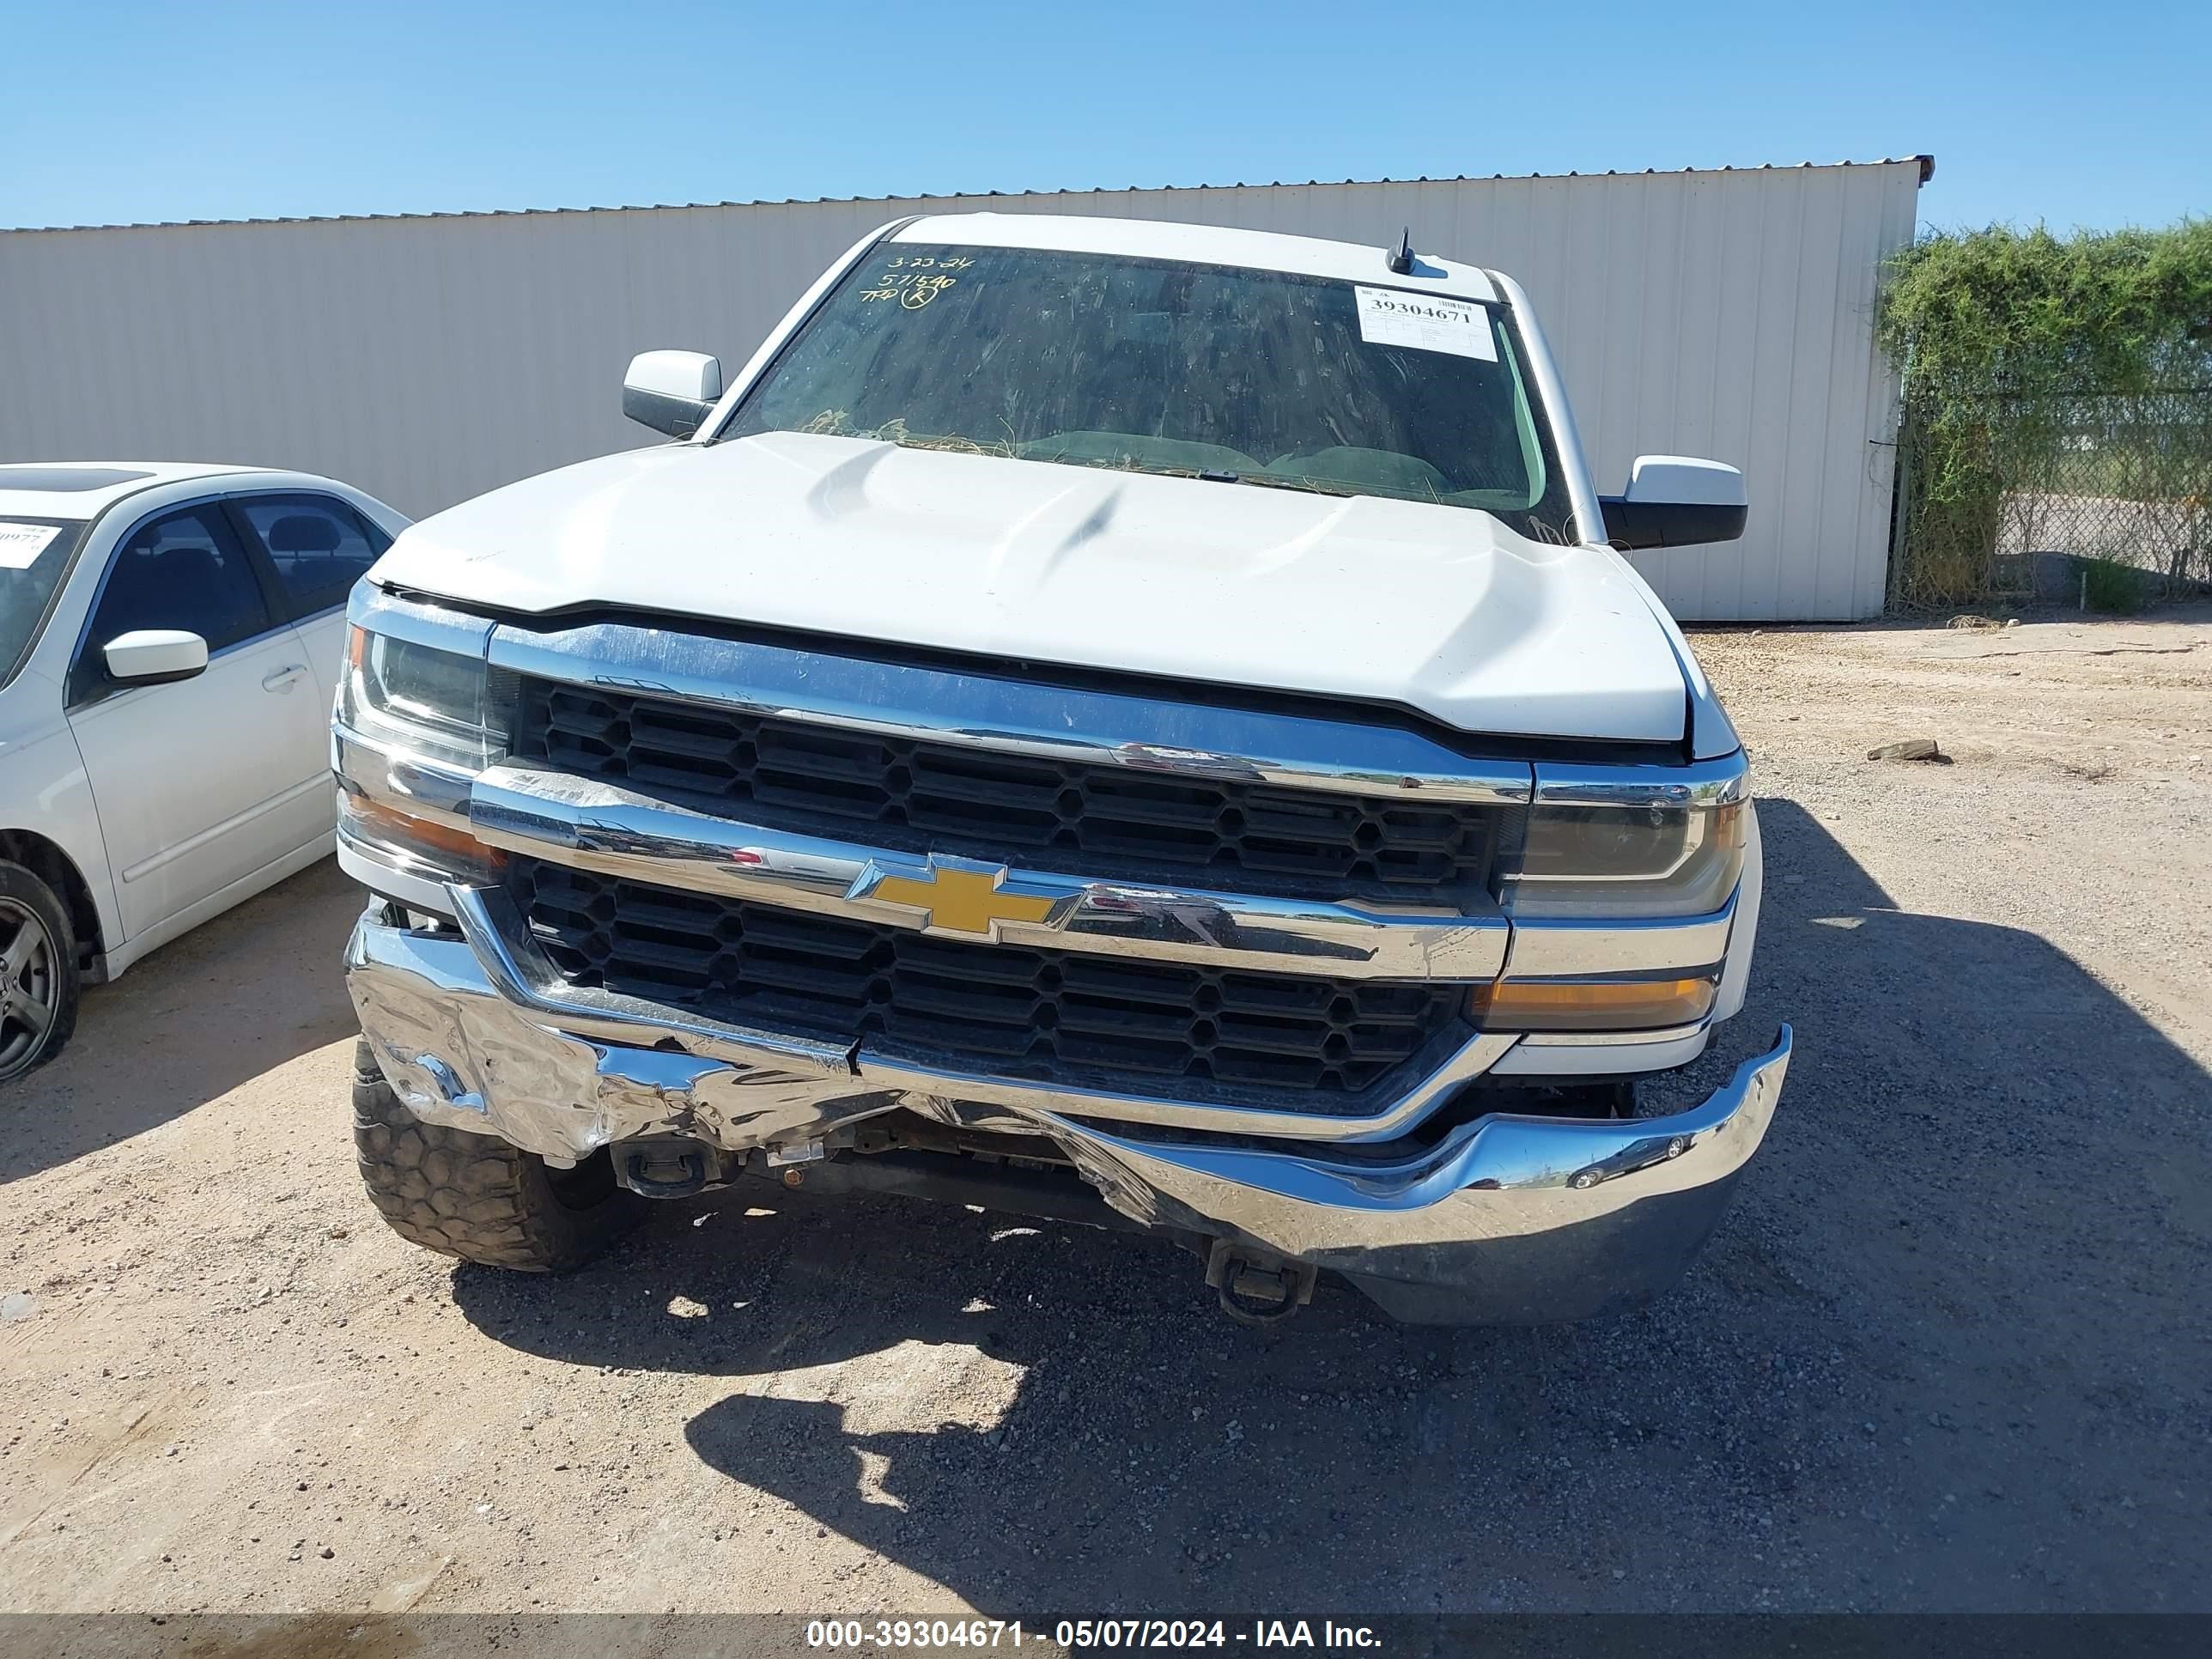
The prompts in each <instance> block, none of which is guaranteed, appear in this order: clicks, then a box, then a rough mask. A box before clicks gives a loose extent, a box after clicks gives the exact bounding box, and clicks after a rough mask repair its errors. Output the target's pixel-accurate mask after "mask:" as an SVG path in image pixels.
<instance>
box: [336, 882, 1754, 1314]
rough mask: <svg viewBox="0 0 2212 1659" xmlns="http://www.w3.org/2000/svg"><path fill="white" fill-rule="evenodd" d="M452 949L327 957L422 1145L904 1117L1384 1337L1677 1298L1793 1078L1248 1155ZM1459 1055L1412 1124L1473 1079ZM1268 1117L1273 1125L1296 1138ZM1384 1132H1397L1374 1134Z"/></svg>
mask: <svg viewBox="0 0 2212 1659" xmlns="http://www.w3.org/2000/svg"><path fill="white" fill-rule="evenodd" d="M450 896H451V897H452V898H453V908H454V910H455V912H456V914H457V915H459V920H460V923H461V927H462V929H463V933H461V934H460V935H459V936H457V935H455V934H454V933H451V932H437V933H431V932H422V931H414V930H410V929H406V928H402V927H393V926H391V925H389V924H388V923H387V922H386V921H385V920H384V919H383V918H384V909H385V907H384V906H383V905H382V904H381V903H380V904H377V905H374V906H372V907H371V908H370V909H369V911H368V913H367V914H366V915H364V916H363V917H362V921H361V923H360V925H359V926H358V927H356V929H355V932H354V935H353V938H352V940H351V942H350V944H349V946H348V950H347V956H346V969H347V982H348V986H349V990H350V992H351V994H352V997H353V1000H354V1004H355V1006H356V1008H357V1010H358V1011H359V1012H360V1015H361V1021H362V1030H363V1031H364V1032H365V1033H366V1034H367V1036H368V1040H369V1043H370V1046H371V1048H372V1049H373V1050H374V1053H375V1054H376V1057H377V1060H378V1062H379V1064H380V1066H382V1067H383V1070H384V1073H385V1075H386V1078H387V1079H389V1080H390V1081H391V1083H392V1086H393V1088H394V1090H395V1091H397V1092H398V1096H399V1097H400V1098H401V1099H402V1100H404V1102H405V1103H407V1104H408V1106H409V1107H410V1109H412V1110H414V1111H415V1112H416V1114H417V1115H420V1116H422V1117H423V1118H425V1119H427V1120H429V1121H434V1122H440V1123H445V1124H449V1125H453V1126H454V1127H461V1128H465V1129H471V1130H475V1131H478V1132H481V1133H489V1134H495V1135H498V1136H500V1137H501V1138H502V1139H507V1140H508V1141H511V1142H513V1144H515V1145H517V1146H521V1147H524V1148H525V1149H526V1150H528V1151H531V1152H537V1153H538V1154H540V1155H541V1156H544V1157H546V1158H550V1159H552V1160H554V1161H556V1162H558V1163H572V1162H574V1161H575V1160H576V1159H579V1158H583V1157H586V1156H588V1155H589V1154H591V1153H592V1152H594V1151H596V1150H597V1149H598V1148H599V1147H601V1146H607V1145H610V1144H611V1143H613V1142H617V1141H620V1140H624V1139H629V1138H631V1137H634V1136H648V1135H649V1136H669V1135H679V1136H689V1137H693V1138H696V1139H700V1140H702V1141H705V1142H708V1143H709V1144H710V1145H714V1146H720V1147H723V1148H726V1149H728V1150H732V1151H743V1150H746V1149H750V1148H753V1147H762V1146H766V1147H771V1148H773V1147H776V1146H796V1145H802V1144H805V1143H806V1142H810V1141H815V1140H819V1139H823V1137H825V1136H828V1135H833V1134H834V1133H836V1131H837V1130H838V1129H839V1128H841V1127H847V1126H849V1125H852V1124H854V1123H856V1122H858V1121H861V1120H863V1119H866V1118H868V1117H872V1116H874V1115H878V1114H881V1113H884V1112H888V1111H890V1110H893V1109H901V1108H902V1109H906V1110H908V1111H913V1112H917V1113H920V1114H921V1115H927V1116H930V1117H933V1118H936V1119H938V1120H939V1121H945V1122H948V1123H952V1124H957V1125H962V1126H965V1127H971V1128H977V1129H985V1130H1000V1131H1007V1132H1012V1133H1026V1134H1037V1135H1043V1136H1047V1137H1048V1138H1049V1139H1052V1140H1053V1141H1054V1142H1055V1143H1057V1144H1058V1146H1060V1148H1061V1149H1062V1150H1063V1151H1064V1152H1065V1154H1066V1157H1067V1158H1068V1159H1069V1161H1070V1162H1071V1163H1072V1164H1074V1165H1075V1167H1076V1168H1077V1169H1078V1170H1080V1171H1081V1173H1082V1174H1083V1175H1084V1176H1085V1178H1086V1179H1088V1180H1089V1181H1090V1182H1091V1184H1092V1185H1093V1186H1095V1187H1096V1188H1097V1189H1098V1190H1099V1191H1100V1193H1102V1194H1103V1195H1104V1197H1105V1199H1106V1200H1107V1201H1108V1202H1109V1204H1111V1205H1112V1206H1114V1208H1115V1209H1116V1210H1118V1211H1120V1212H1121V1213H1123V1214H1124V1215H1126V1216H1128V1217H1130V1218H1133V1219H1134V1220H1136V1221H1138V1222H1140V1223H1143V1224H1146V1225H1152V1226H1158V1227H1162V1228H1170V1229H1174V1230H1176V1231H1181V1232H1184V1233H1198V1234H1203V1235H1207V1236H1211V1237H1224V1238H1228V1239H1231V1240H1233V1241H1236V1242H1237V1243H1240V1244H1243V1245H1246V1246H1255V1247H1257V1248H1259V1249H1263V1250H1265V1251H1267V1252H1269V1253H1272V1254H1273V1255H1279V1256H1282V1257H1285V1258H1289V1259H1291V1260H1294V1261H1300V1262H1304V1263H1306V1264H1309V1265H1310V1266H1312V1267H1316V1268H1326V1269H1328V1270H1331V1271H1334V1272H1336V1273H1342V1274H1344V1275H1345V1276H1346V1277H1347V1278H1349V1279H1352V1282H1354V1283H1355V1284H1356V1285H1358V1286H1359V1287H1360V1288H1361V1289H1362V1290H1364V1291H1366V1292H1367V1293H1368V1294H1369V1295H1370V1296H1371V1297H1374V1298H1375V1299H1376V1301H1377V1302H1379V1303H1381V1304H1383V1306H1384V1307H1385V1308H1386V1309H1387V1310H1389V1311H1390V1312H1392V1313H1394V1314H1395V1315H1397V1316H1399V1317H1401V1318H1404V1319H1408V1320H1413V1321H1420V1322H1441V1323H1486V1322H1510V1323H1540V1322H1551V1321H1559V1320H1573V1319H1580V1318H1584V1317H1588V1316H1592V1315H1595V1314H1601V1313H1606V1312H1611V1311H1615V1310H1621V1309H1625V1308H1629V1307H1633V1306H1636V1305H1638V1304H1641V1303H1643V1302H1644V1301H1647V1300H1648V1299H1650V1297H1653V1296H1655V1295H1656V1294H1658V1293H1659V1292H1661V1291H1664V1290H1665V1289H1667V1288H1668V1286H1669V1285H1672V1284H1673V1283H1674V1280H1675V1279H1677V1278H1678V1277H1679V1276H1680V1273H1681V1272H1682V1270H1683V1269H1684V1268H1685V1267H1686V1266H1687V1265H1688V1263H1689V1261H1690V1260H1691V1258H1692V1256H1693V1255H1695V1253H1696V1252H1697V1250H1698V1249H1699V1246H1700V1245H1701V1244H1702V1243H1704V1242H1705V1237H1707V1235H1708V1234H1710V1233H1711V1231H1712V1229H1713V1227H1714V1225H1716V1223H1717V1221H1718V1220H1719V1218H1720V1215H1721V1212H1722V1211H1723V1208H1724V1207H1725V1206H1726V1204H1727V1201H1728V1198H1729V1193H1730V1191H1731V1189H1732V1188H1733V1186H1734V1184H1735V1177H1736V1176H1737V1175H1738V1173H1739V1172H1740V1171H1741V1169H1742V1168H1743V1165H1744V1164H1746V1163H1747V1161H1748V1160H1749V1159H1750V1158H1751V1156H1752V1154H1753V1152H1756V1151H1757V1150H1758V1147H1759V1142H1760V1140H1761V1139H1762V1138H1763V1137H1764V1136H1765V1133H1766V1127H1767V1124H1768V1122H1769V1121H1770V1120H1771V1117H1772V1115H1773V1112H1774V1107H1775V1103H1776V1101H1777V1099H1778V1097H1779V1095H1780V1093H1781V1090H1782V1083H1783V1079H1784V1074H1785V1073H1786V1072H1787V1070H1788V1067H1789V1063H1790V1031H1789V1028H1788V1027H1786V1026H1785V1027H1784V1028H1783V1029H1782V1030H1781V1031H1780V1032H1779V1034H1778V1036H1777V1038H1776V1041H1775V1045H1774V1047H1773V1048H1771V1050H1770V1051H1769V1052H1768V1053H1766V1054H1762V1055H1760V1056H1759V1057H1758V1058H1756V1059H1754V1060H1748V1061H1747V1062H1745V1064H1744V1065H1743V1066H1741V1067H1739V1068H1738V1070H1737V1072H1736V1073H1735V1076H1734V1077H1733V1078H1732V1079H1730V1080H1729V1082H1728V1083H1727V1084H1726V1085H1724V1086H1723V1087H1722V1088H1721V1089H1719V1090H1718V1091H1716V1092H1715V1093H1714V1094H1713V1095H1712V1096H1711V1097H1709V1098H1708V1099H1706V1100H1705V1102H1704V1103H1702V1104H1700V1105H1699V1106H1698V1107H1696V1108H1694V1109H1691V1110H1689V1111H1686V1112H1681V1113H1678V1114H1675V1115H1671V1116H1668V1117H1663V1118H1651V1119H1641V1120H1632V1121H1582V1120H1568V1119H1552V1118H1535V1117H1522V1116H1509V1115H1488V1116H1485V1117H1482V1118H1480V1119H1477V1120H1475V1121H1472V1122H1468V1123H1463V1124H1461V1125H1459V1126H1457V1127H1454V1128H1452V1129H1450V1130H1449V1131H1448V1132H1447V1133H1444V1134H1443V1136H1442V1137H1441V1139H1437V1140H1436V1141H1434V1143H1433V1144H1430V1145H1426V1146H1415V1145H1414V1144H1413V1142H1411V1141H1410V1140H1409V1139H1405V1138H1402V1137H1401V1138H1400V1139H1395V1140H1385V1141H1376V1140H1375V1139H1371V1138H1370V1139H1362V1140H1360V1141H1359V1142H1358V1144H1357V1145H1349V1144H1334V1145H1332V1144H1326V1143H1320V1142H1316V1141H1315V1140H1313V1139H1311V1138H1310V1137H1308V1138H1307V1139H1303V1140H1300V1141H1297V1142H1286V1143H1282V1144H1279V1145H1277V1146H1268V1145H1267V1144H1266V1142H1265V1141H1264V1140H1263V1139H1261V1136H1264V1135H1265V1134H1266V1133H1268V1132H1269V1131H1270V1130H1271V1129H1272V1130H1273V1131H1274V1132H1275V1133H1282V1130H1281V1128H1280V1127H1279V1126H1277V1125H1275V1124H1273V1123H1272V1122H1270V1121H1268V1120H1269V1119H1270V1118H1271V1117H1273V1116H1274V1115H1273V1114H1269V1113H1266V1112H1258V1113H1252V1114H1249V1119H1248V1120H1247V1121H1240V1126H1239V1127H1246V1128H1247V1129H1248V1132H1247V1133H1237V1134H1228V1133H1211V1134H1209V1133H1197V1132H1194V1131H1193V1130H1191V1129H1190V1128H1189V1127H1176V1120H1175V1118H1174V1116H1173V1115H1170V1114H1169V1113H1167V1112H1164V1111H1158V1110H1148V1108H1150V1107H1152V1106H1154V1105H1157V1103H1146V1102H1143V1101H1133V1100H1129V1099H1126V1098H1123V1097H1115V1096H1109V1095H1104V1094H1095V1093H1087V1092H1085V1091H1062V1090H1055V1089H1050V1088H1047V1087H1043V1086H1041V1085H1032V1084H1026V1083H1010V1082H1007V1081H1005V1080H1000V1079H984V1078H976V1077H970V1076H965V1075H961V1074H958V1073H954V1072H951V1071H948V1070H945V1069H942V1068H939V1067H935V1066H929V1065H927V1064H924V1063H920V1062H917V1061H915V1060H902V1059H900V1058H897V1057H893V1056H887V1055H883V1054H877V1053H874V1052H873V1051H872V1050H867V1049H864V1048H861V1047H860V1045H859V1044H857V1043H856V1044H854V1045H852V1046H850V1047H844V1046H840V1045H836V1044H833V1043H821V1042H806V1041H800V1040H794V1039H791V1038H787V1037H782V1036H773V1035H770V1034H767V1033H762V1032H757V1031H749V1030H741V1029H739V1028H736V1027H732V1026H728V1025H723V1024H716V1023H714V1022H708V1021H694V1020H690V1019H688V1018H685V1017H684V1016H681V1015H678V1014H677V1013H675V1012H672V1011H671V1010H668V1009H665V1008H660V1007H658V1006H654V1005H653V1004H649V1003H645V1002H641V1001H639V1000H636V999H634V998H629V997H623V996H619V995H615V994H608V993H605V992H598V991H584V990H579V989H577V988H576V987H566V986H563V987H561V989H560V990H559V991H558V992H557V993H556V991H554V990H553V989H551V988H550V980H549V976H548V975H547V974H546V972H545V971H544V964H543V963H539V962H535V961H533V960H532V958H533V956H534V952H533V951H532V949H531V947H530V945H529V944H528V941H527V939H526V934H525V932H524V930H522V929H521V928H520V923H519V918H516V917H513V916H512V915H507V914H506V913H504V912H503V911H502V909H501V907H502V906H506V905H508V904H509V901H507V899H506V897H505V896H504V895H503V894H501V893H500V892H498V891H496V890H489V891H479V890H471V889H465V888H460V887H455V888H453V889H451V890H450ZM1512 1042H1513V1039H1511V1038H1510V1037H1495V1038H1485V1039H1478V1040H1477V1041H1476V1042H1474V1043H1470V1044H1469V1045H1468V1048H1466V1049H1465V1050H1463V1051H1462V1053H1461V1054H1459V1055H1456V1056H1455V1057H1454V1058H1453V1060H1451V1061H1450V1062H1449V1063H1448V1064H1447V1065H1445V1066H1442V1067H1440V1068H1439V1069H1438V1071H1437V1073H1435V1074H1434V1075H1432V1076H1431V1078H1430V1079H1426V1080H1425V1082H1424V1084H1423V1085H1422V1086H1421V1089H1420V1090H1419V1091H1418V1092H1419V1094H1420V1095H1422V1096H1423V1097H1424V1098H1422V1099H1421V1100H1420V1101H1419V1103H1418V1109H1407V1110H1406V1111H1405V1112H1404V1113H1403V1114H1402V1119H1403V1121H1407V1122H1409V1123H1410V1122H1413V1121H1418V1120H1419V1118H1421V1117H1425V1116H1426V1115H1428V1112H1429V1110H1430V1109H1431V1107H1433V1106H1434V1105H1435V1104H1437V1103H1438V1101H1439V1099H1440V1097H1442V1096H1443V1095H1444V1094H1446V1093H1447V1092H1449V1091H1451V1090H1453V1089H1455V1088H1456V1087H1458V1086H1459V1085H1461V1084H1463V1083H1465V1082H1467V1081H1468V1079H1471V1078H1472V1077H1474V1076H1475V1075H1477V1074H1479V1073H1480V1072H1481V1071H1483V1070H1484V1069H1486V1067H1487V1066H1490V1065H1491V1064H1492V1063H1493V1062H1494V1061H1495V1060H1497V1059H1498V1056H1499V1055H1500V1054H1503V1053H1504V1051H1505V1049H1506V1048H1510V1046H1511V1044H1512ZM1293 1105H1294V1103H1285V1112H1284V1113H1283V1114H1281V1116H1282V1118H1283V1119H1284V1121H1285V1122H1288V1121H1298V1122H1302V1123H1304V1124H1307V1125H1311V1124H1312V1123H1313V1122H1314V1121H1315V1120H1314V1119H1313V1118H1311V1117H1310V1116H1307V1115H1303V1114H1297V1113H1295V1112H1294V1111H1293V1110H1292V1109H1291V1108H1292V1106H1293ZM1395 1115H1398V1114H1394V1116H1395Z"/></svg>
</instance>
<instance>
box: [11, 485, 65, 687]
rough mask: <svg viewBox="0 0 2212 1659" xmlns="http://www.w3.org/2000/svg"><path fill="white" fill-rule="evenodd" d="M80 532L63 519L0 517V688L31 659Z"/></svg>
mask: <svg viewBox="0 0 2212 1659" xmlns="http://www.w3.org/2000/svg"><path fill="white" fill-rule="evenodd" d="M83 533H84V526H83V524H82V523H81V522H74V521H70V520H56V519H9V518H0V685H6V684H8V683H9V681H10V680H12V679H14V678H15V671H16V670H17V669H19V668H21V666H22V665H23V659H25V658H27V657H28V656H29V655H30V654H31V647H32V645H33V643H35V642H36V641H37V639H38V637H39V626H40V623H43V622H44V621H45V620H46V610H47V607H48V606H49V605H52V602H53V597H54V588H55V586H56V585H57V584H58V583H59V582H60V580H61V578H62V572H63V571H64V570H66V569H68V568H69V563H70V554H72V553H74V552H76V544H77V538H78V537H80V536H82V534H83Z"/></svg>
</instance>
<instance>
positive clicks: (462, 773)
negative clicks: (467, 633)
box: [331, 626, 516, 902]
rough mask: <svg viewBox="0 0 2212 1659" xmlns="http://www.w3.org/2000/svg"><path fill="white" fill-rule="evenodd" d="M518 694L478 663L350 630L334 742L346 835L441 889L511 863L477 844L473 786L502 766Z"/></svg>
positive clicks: (498, 673) (509, 679) (504, 675)
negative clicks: (482, 774)
mask: <svg viewBox="0 0 2212 1659" xmlns="http://www.w3.org/2000/svg"><path fill="white" fill-rule="evenodd" d="M515 690H516V686H515V679H514V676H513V674H511V673H508V672H507V671H503V670H497V669H491V668H489V667H488V666H487V665H486V664H485V663H484V661H483V659H482V658H481V657H475V656H469V655H465V654H464V653H460V652H458V651H443V650H440V649H438V648H436V647H432V646H427V645H422V644H418V643H416V641H411V640H404V639H398V638H394V637H393V636H392V635H386V634H377V633H372V632H370V631H368V629H362V628H360V627H358V626H356V627H355V628H353V629H350V630H349V632H348V634H347V636H346V660H345V672H344V675H343V678H341V679H340V681H339V683H338V696H337V711H336V722H337V730H336V731H335V732H334V733H333V741H332V745H331V757H332V763H333V765H334V766H335V767H336V769H337V775H338V784H339V799H338V823H339V828H340V829H341V830H342V831H343V834H344V836H345V837H346V838H347V839H348V840H349V842H353V843H355V844H356V845H358V846H360V847H361V848H364V849H366V850H368V851H371V852H373V853H374V854H375V855H376V856H377V858H378V859H379V860H381V861H382V862H383V863H384V864H386V865H388V866H392V868H394V869H396V870H398V871H399V872H402V873H404V874H408V875H412V876H416V877H418V878H422V880H424V881H426V882H429V883H431V884H438V883H442V882H447V881H455V880H459V881H472V882H481V881H485V880H489V879H490V878H492V877H493V876H494V875H495V872H497V871H498V869H499V867H500V866H501V863H502V862H503V861H504V860H503V858H502V856H501V854H500V853H499V852H497V851H496V850H495V849H494V848H489V847H485V846H483V844H482V843H481V842H478V841H477V839H476V836H475V834H474V831H473V829H472V827H471V823H470V822H469V816H468V796H469V785H470V781H471V779H473V778H474V777H475V775H477V773H479V772H481V771H483V769H485V768H486V767H488V766H490V765H493V764H495V763H497V762H498V761H501V760H502V759H504V758H505V757H506V755H507V738H508V733H509V732H510V730H511V728H512V726H513V713H514V701H515ZM409 902H415V901H414V900H412V899H410V901H409Z"/></svg>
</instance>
